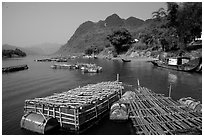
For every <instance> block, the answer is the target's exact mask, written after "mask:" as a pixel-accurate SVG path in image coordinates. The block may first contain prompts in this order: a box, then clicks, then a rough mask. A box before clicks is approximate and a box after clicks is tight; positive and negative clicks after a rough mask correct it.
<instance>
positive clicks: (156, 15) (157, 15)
mask: <svg viewBox="0 0 204 137" xmlns="http://www.w3.org/2000/svg"><path fill="white" fill-rule="evenodd" d="M165 16H166V11H165V10H164V8H160V9H159V10H158V11H154V12H153V13H152V18H155V19H157V20H160V19H161V18H162V17H165Z"/></svg>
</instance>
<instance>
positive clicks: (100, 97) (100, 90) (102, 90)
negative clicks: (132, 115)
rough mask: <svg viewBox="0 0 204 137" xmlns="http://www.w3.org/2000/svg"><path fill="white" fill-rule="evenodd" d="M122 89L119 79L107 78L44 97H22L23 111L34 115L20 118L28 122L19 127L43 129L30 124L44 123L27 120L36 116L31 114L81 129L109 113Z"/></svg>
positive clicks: (75, 129) (69, 127) (68, 127)
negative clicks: (109, 79)
mask: <svg viewBox="0 0 204 137" xmlns="http://www.w3.org/2000/svg"><path fill="white" fill-rule="evenodd" d="M123 89H124V87H123V86H122V82H119V81H107V82H101V83H97V84H89V85H86V86H83V87H78V88H75V89H71V90H69V91H66V92H62V93H57V94H54V95H51V96H48V97H44V98H35V99H29V100H25V105H24V114H25V116H26V115H27V114H28V113H31V112H32V115H33V116H32V117H31V116H30V118H29V119H27V120H26V119H25V118H22V119H25V120H26V125H27V126H26V125H24V126H22V128H25V129H28V130H32V131H33V130H35V131H34V132H38V133H41V134H43V133H44V132H41V131H40V132H39V129H38V128H37V129H36V128H33V126H38V125H41V124H43V123H41V124H39V123H33V121H30V120H32V119H35V118H33V117H37V116H38V117H39V115H42V116H43V117H44V118H45V119H47V118H56V119H57V121H58V122H59V124H60V127H61V128H63V129H65V130H66V131H68V132H71V131H73V132H77V133H81V132H83V131H85V130H86V129H88V128H90V127H91V126H93V125H94V124H95V123H96V122H97V121H99V120H100V119H101V118H103V117H104V116H105V115H107V114H108V110H110V107H111V105H112V103H113V102H115V101H117V100H118V99H119V98H120V95H121V92H122V90H123ZM34 114H36V115H37V116H36V115H34ZM41 119H42V117H41ZM38 121H39V120H38ZM38 121H37V122H38ZM29 122H30V124H29ZM39 122H43V120H41V121H39ZM21 125H22V124H21ZM29 126H31V127H29ZM44 126H45V127H46V124H45V125H43V129H44Z"/></svg>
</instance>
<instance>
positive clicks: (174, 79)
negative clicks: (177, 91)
mask: <svg viewBox="0 0 204 137" xmlns="http://www.w3.org/2000/svg"><path fill="white" fill-rule="evenodd" d="M177 80H178V77H177V76H176V75H174V74H173V73H170V72H169V74H168V81H169V83H170V84H176V83H177Z"/></svg>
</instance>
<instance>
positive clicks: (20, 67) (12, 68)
mask: <svg viewBox="0 0 204 137" xmlns="http://www.w3.org/2000/svg"><path fill="white" fill-rule="evenodd" d="M26 69H28V65H18V66H10V67H4V68H2V72H3V73H6V72H15V71H20V70H26Z"/></svg>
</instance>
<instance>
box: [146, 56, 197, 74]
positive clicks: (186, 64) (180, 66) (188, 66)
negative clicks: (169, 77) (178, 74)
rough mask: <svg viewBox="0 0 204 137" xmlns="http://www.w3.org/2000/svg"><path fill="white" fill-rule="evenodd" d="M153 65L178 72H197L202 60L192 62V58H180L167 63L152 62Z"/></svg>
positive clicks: (169, 60) (169, 59) (167, 60)
mask: <svg viewBox="0 0 204 137" xmlns="http://www.w3.org/2000/svg"><path fill="white" fill-rule="evenodd" d="M150 62H152V64H153V65H155V66H158V67H162V68H167V69H173V70H177V71H187V72H190V71H195V70H196V68H198V67H199V65H200V64H201V58H196V59H194V60H190V58H186V57H179V58H168V59H166V60H165V61H162V60H156V61H150Z"/></svg>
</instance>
